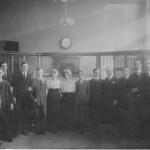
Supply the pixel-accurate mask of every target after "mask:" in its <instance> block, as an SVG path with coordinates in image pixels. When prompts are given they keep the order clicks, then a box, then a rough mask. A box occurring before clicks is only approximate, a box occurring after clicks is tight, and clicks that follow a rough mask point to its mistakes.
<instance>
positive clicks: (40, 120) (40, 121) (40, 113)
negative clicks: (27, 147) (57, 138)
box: [36, 105, 45, 131]
mask: <svg viewBox="0 0 150 150" xmlns="http://www.w3.org/2000/svg"><path fill="white" fill-rule="evenodd" d="M36 117H37V122H36V127H37V130H42V131H45V114H44V108H43V106H42V105H40V106H37V114H36Z"/></svg>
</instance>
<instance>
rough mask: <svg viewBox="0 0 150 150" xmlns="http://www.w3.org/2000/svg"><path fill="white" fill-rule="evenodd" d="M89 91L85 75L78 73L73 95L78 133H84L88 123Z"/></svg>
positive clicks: (81, 72)
mask: <svg viewBox="0 0 150 150" xmlns="http://www.w3.org/2000/svg"><path fill="white" fill-rule="evenodd" d="M89 91H90V89H89V83H88V81H86V80H85V74H84V72H83V71H79V80H78V81H77V82H76V94H75V95H76V96H75V123H76V128H77V130H78V132H79V133H83V132H84V130H85V128H86V125H87V122H88V113H89V112H88V103H89Z"/></svg>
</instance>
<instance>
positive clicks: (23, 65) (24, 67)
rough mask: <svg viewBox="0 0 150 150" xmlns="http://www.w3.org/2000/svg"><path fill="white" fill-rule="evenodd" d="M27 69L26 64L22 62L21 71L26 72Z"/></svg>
mask: <svg viewBox="0 0 150 150" xmlns="http://www.w3.org/2000/svg"><path fill="white" fill-rule="evenodd" d="M27 70H28V64H22V71H25V72H27Z"/></svg>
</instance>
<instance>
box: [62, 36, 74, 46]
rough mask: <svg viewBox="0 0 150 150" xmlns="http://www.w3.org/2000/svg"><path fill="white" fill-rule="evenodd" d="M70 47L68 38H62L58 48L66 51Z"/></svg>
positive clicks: (70, 43)
mask: <svg viewBox="0 0 150 150" xmlns="http://www.w3.org/2000/svg"><path fill="white" fill-rule="evenodd" d="M71 45H72V42H71V39H70V38H69V37H63V38H62V39H61V40H60V46H61V47H62V48H63V49H68V48H70V47H71Z"/></svg>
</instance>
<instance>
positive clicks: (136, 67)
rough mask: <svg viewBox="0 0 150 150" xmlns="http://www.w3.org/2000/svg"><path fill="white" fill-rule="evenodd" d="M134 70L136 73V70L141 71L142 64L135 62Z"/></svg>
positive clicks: (138, 61)
mask: <svg viewBox="0 0 150 150" xmlns="http://www.w3.org/2000/svg"><path fill="white" fill-rule="evenodd" d="M135 69H136V70H137V71H138V70H142V62H141V60H139V59H137V60H136V61H135Z"/></svg>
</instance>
